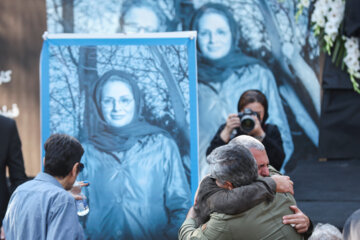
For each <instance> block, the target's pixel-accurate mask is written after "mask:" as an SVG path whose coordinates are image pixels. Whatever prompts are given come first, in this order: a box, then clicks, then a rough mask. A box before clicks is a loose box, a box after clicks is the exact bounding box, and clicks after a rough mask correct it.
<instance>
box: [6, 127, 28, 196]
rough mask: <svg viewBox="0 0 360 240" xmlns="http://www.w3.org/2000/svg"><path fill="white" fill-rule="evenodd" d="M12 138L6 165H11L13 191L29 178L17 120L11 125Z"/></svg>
mask: <svg viewBox="0 0 360 240" xmlns="http://www.w3.org/2000/svg"><path fill="white" fill-rule="evenodd" d="M10 128H11V131H10V134H11V135H10V138H9V141H10V143H9V149H8V154H7V160H6V165H7V166H8V167H9V174H10V182H11V189H10V190H11V192H13V191H14V190H15V189H16V188H17V186H19V185H20V184H22V183H23V182H25V181H26V180H27V177H26V174H25V168H24V160H23V155H22V151H21V141H20V137H19V133H18V130H17V127H16V123H15V121H11V125H10Z"/></svg>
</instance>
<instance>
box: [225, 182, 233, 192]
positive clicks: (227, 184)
mask: <svg viewBox="0 0 360 240" xmlns="http://www.w3.org/2000/svg"><path fill="white" fill-rule="evenodd" d="M224 188H226V189H228V190H233V189H234V186H233V184H232V183H231V182H229V181H225V183H224Z"/></svg>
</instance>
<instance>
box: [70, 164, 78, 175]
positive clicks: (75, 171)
mask: <svg viewBox="0 0 360 240" xmlns="http://www.w3.org/2000/svg"><path fill="white" fill-rule="evenodd" d="M78 169H79V163H78V162H77V163H75V164H74V166H73V168H72V170H71V175H72V176H77V174H78V173H79V172H78V171H79V170H78Z"/></svg>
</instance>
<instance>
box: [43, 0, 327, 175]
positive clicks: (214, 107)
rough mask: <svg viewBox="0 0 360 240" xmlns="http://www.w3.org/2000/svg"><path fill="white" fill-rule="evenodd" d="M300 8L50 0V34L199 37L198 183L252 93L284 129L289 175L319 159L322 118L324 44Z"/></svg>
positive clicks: (252, 2)
mask: <svg viewBox="0 0 360 240" xmlns="http://www.w3.org/2000/svg"><path fill="white" fill-rule="evenodd" d="M297 2H298V1H297V0H289V1H279V0H212V1H208V0H193V1H189V0H120V1H118V0H117V1H113V0H106V1H101V2H99V1H95V0H88V1H82V0H73V1H60V0H48V1H47V9H48V31H49V32H76V33H109V32H110V33H115V32H123V33H135V32H136V33H141V32H164V31H182V30H196V31H198V33H199V34H198V39H197V61H198V62H197V63H198V86H199V89H198V101H199V170H200V175H199V176H200V177H202V176H204V175H205V174H207V173H208V164H207V163H206V154H205V153H206V150H207V149H208V147H209V145H210V142H211V140H212V139H213V138H214V136H215V134H216V132H217V130H218V128H219V127H220V126H221V125H222V124H224V123H225V122H226V119H227V117H228V115H229V114H231V113H237V112H238V109H237V103H238V100H239V97H240V96H241V94H242V93H243V92H245V91H246V90H249V89H257V90H260V91H261V92H263V93H264V94H265V96H266V97H267V99H268V102H269V118H268V119H267V122H266V123H270V124H275V125H276V126H277V127H278V128H279V130H280V133H281V138H282V141H283V147H284V150H285V154H286V157H285V160H284V163H283V165H282V169H283V170H286V171H290V170H292V169H293V168H294V167H295V166H296V163H297V161H305V160H308V159H315V158H316V152H317V146H318V136H319V130H318V121H319V114H320V84H319V80H318V78H319V72H320V70H319V49H318V44H317V41H316V38H315V37H314V36H313V34H312V32H311V24H310V22H309V21H310V19H311V14H310V12H308V10H307V9H305V10H304V11H303V13H302V14H301V15H299V16H297V17H295V15H296V12H297V9H296V5H297ZM310 9H311V8H310ZM104 13H106V14H104Z"/></svg>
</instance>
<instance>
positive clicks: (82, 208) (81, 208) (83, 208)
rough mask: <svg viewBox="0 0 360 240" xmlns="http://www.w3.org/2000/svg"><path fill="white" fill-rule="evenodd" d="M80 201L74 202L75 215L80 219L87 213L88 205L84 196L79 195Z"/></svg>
mask: <svg viewBox="0 0 360 240" xmlns="http://www.w3.org/2000/svg"><path fill="white" fill-rule="evenodd" d="M80 196H81V197H82V199H81V200H76V208H77V214H78V215H79V216H80V217H82V216H85V215H86V214H88V213H89V210H90V209H89V205H88V204H87V200H86V197H85V195H84V194H80Z"/></svg>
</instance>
